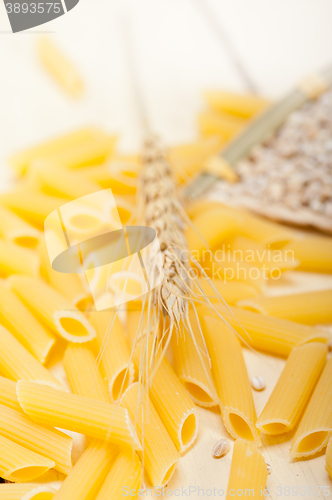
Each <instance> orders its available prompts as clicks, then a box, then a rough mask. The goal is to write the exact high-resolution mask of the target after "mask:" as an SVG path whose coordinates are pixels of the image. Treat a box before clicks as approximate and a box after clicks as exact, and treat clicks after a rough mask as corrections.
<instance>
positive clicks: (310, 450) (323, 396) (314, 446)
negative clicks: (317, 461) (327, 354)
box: [290, 358, 332, 458]
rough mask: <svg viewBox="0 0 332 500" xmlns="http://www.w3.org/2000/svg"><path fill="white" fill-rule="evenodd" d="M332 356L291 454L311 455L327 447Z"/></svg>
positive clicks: (331, 424) (331, 433)
mask: <svg viewBox="0 0 332 500" xmlns="http://www.w3.org/2000/svg"><path fill="white" fill-rule="evenodd" d="M331 386H332V358H330V359H329V360H328V362H327V363H326V366H325V368H324V371H323V373H322V375H321V377H320V379H319V381H318V384H317V386H316V388H315V391H314V393H313V395H312V397H311V399H310V401H309V404H308V406H307V408H306V411H305V413H304V415H303V418H302V420H301V422H300V425H299V427H298V428H297V430H296V433H295V436H294V439H293V441H292V446H291V449H290V455H291V457H292V458H302V457H309V456H311V455H314V454H316V453H318V452H319V451H320V450H322V449H323V448H325V446H326V445H327V443H328V441H329V438H330V437H331V436H332V391H331Z"/></svg>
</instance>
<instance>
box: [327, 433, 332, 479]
mask: <svg viewBox="0 0 332 500" xmlns="http://www.w3.org/2000/svg"><path fill="white" fill-rule="evenodd" d="M326 470H327V472H328V473H329V475H330V477H331V478H332V437H331V439H330V441H329V444H328V445H327V448H326Z"/></svg>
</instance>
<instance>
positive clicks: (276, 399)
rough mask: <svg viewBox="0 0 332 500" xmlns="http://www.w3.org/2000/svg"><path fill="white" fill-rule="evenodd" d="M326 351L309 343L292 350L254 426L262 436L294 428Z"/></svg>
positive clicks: (324, 348)
mask: <svg viewBox="0 0 332 500" xmlns="http://www.w3.org/2000/svg"><path fill="white" fill-rule="evenodd" d="M326 353H327V348H326V346H325V345H324V344H321V343H318V342H312V343H310V344H304V345H302V346H299V347H295V348H294V349H293V350H292V352H291V353H290V356H289V358H288V359H287V363H286V365H285V368H284V369H283V371H282V374H281V375H280V377H279V380H278V382H277V384H276V386H275V387H274V389H273V391H272V394H271V396H270V397H269V400H268V402H267V403H266V405H265V406H264V409H263V411H262V413H261V414H260V416H259V418H258V420H257V422H256V427H257V428H258V429H259V430H260V431H261V432H264V433H265V434H272V435H276V434H283V433H285V432H289V431H290V430H291V429H293V428H294V427H295V425H296V424H297V422H298V421H299V419H300V418H301V416H302V413H303V410H304V408H305V405H306V404H307V402H308V399H309V397H310V395H311V393H312V391H313V389H314V387H315V385H316V382H317V380H318V378H319V376H320V374H321V372H322V370H323V368H324V365H325V359H326Z"/></svg>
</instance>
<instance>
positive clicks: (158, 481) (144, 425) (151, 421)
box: [121, 382, 180, 487]
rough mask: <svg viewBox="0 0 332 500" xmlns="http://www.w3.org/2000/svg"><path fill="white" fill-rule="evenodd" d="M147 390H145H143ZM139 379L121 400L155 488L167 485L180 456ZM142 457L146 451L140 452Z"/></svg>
mask: <svg viewBox="0 0 332 500" xmlns="http://www.w3.org/2000/svg"><path fill="white" fill-rule="evenodd" d="M142 389H143V390H142ZM142 389H141V386H140V384H139V383H138V382H135V383H134V384H132V385H131V386H130V387H129V388H128V389H127V390H126V392H125V393H124V395H123V396H122V399H121V406H122V407H124V408H126V409H127V410H128V413H129V417H130V419H131V421H132V422H135V427H136V430H137V434H138V437H139V439H140V440H141V441H142V444H143V450H144V467H145V469H146V471H147V473H148V475H149V478H150V480H151V483H152V485H153V486H154V487H162V486H164V485H165V484H167V483H168V482H169V480H170V478H171V477H172V475H173V472H174V470H175V467H176V464H177V462H178V461H179V459H180V455H179V453H178V451H177V449H176V447H175V445H174V443H173V441H172V439H171V437H170V435H169V434H168V432H167V430H166V428H165V426H164V424H163V423H162V421H161V419H160V417H159V415H158V413H157V411H156V409H155V407H154V405H153V403H152V402H151V401H150V398H149V396H148V394H147V393H146V392H145V391H144V388H142ZM139 455H140V457H142V453H141V452H139Z"/></svg>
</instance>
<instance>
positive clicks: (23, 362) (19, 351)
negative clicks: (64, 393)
mask: <svg viewBox="0 0 332 500" xmlns="http://www.w3.org/2000/svg"><path fill="white" fill-rule="evenodd" d="M0 373H1V374H2V375H3V376H5V377H7V378H10V379H12V380H15V381H16V380H20V379H23V380H38V381H39V382H41V383H45V384H49V385H51V386H53V387H58V388H60V387H61V383H60V382H59V381H58V380H57V379H56V378H55V377H54V375H52V373H51V372H50V371H49V370H47V369H46V368H45V367H44V366H43V365H42V364H41V363H40V362H39V361H38V360H37V359H36V358H35V357H34V356H33V355H32V354H30V352H29V351H27V350H26V349H25V347H23V345H22V344H20V343H19V341H18V340H17V339H16V338H15V337H14V336H13V335H12V334H11V333H10V332H9V331H8V330H7V329H6V328H5V327H4V326H2V325H0Z"/></svg>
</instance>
